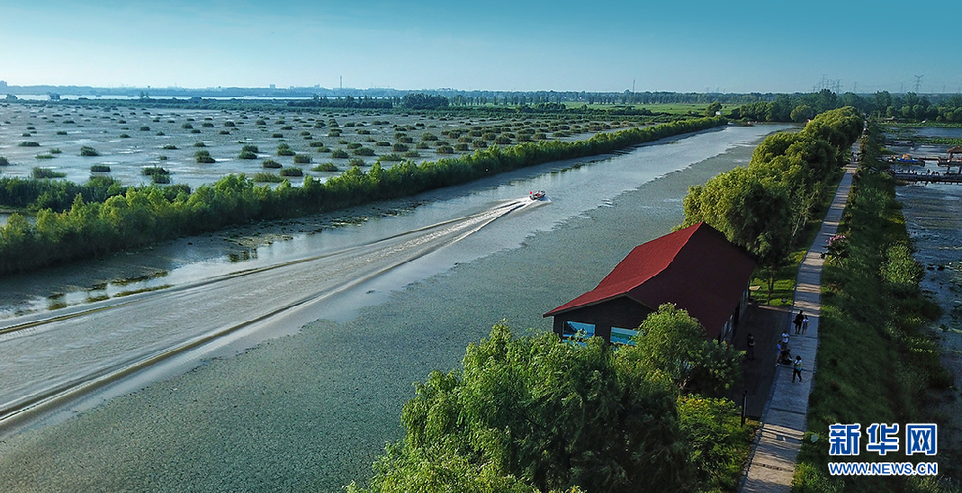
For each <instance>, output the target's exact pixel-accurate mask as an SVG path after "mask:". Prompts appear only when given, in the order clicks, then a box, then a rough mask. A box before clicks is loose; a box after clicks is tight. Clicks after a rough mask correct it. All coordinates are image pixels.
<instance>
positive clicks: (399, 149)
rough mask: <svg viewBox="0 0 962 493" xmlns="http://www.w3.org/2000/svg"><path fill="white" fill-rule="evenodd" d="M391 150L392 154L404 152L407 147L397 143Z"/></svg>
mask: <svg viewBox="0 0 962 493" xmlns="http://www.w3.org/2000/svg"><path fill="white" fill-rule="evenodd" d="M391 150H392V151H394V152H404V151H406V150H408V146H406V145H404V144H401V143H397V144H394V145H393V146H391Z"/></svg>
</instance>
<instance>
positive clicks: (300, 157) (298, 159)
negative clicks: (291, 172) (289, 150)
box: [294, 154, 311, 164]
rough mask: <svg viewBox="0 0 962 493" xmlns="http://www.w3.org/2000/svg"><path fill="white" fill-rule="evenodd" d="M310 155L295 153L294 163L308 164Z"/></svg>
mask: <svg viewBox="0 0 962 493" xmlns="http://www.w3.org/2000/svg"><path fill="white" fill-rule="evenodd" d="M310 162H311V156H310V155H308V154H295V155H294V164H310Z"/></svg>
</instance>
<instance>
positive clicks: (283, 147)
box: [277, 143, 294, 156]
mask: <svg viewBox="0 0 962 493" xmlns="http://www.w3.org/2000/svg"><path fill="white" fill-rule="evenodd" d="M277 155H278V156H293V155H294V149H291V146H289V145H287V144H284V143H281V144H278V145H277Z"/></svg>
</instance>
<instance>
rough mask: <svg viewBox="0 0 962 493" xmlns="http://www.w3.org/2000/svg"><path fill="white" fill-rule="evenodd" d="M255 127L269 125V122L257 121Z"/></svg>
mask: <svg viewBox="0 0 962 493" xmlns="http://www.w3.org/2000/svg"><path fill="white" fill-rule="evenodd" d="M254 125H267V121H265V120H257V121H255V122H254Z"/></svg>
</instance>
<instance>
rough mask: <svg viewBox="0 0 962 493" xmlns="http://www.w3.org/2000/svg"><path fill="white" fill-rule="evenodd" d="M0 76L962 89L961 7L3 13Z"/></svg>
mask: <svg viewBox="0 0 962 493" xmlns="http://www.w3.org/2000/svg"><path fill="white" fill-rule="evenodd" d="M0 12H2V14H0V33H2V34H0V35H2V36H3V38H4V39H3V40H2V42H0V43H2V44H0V80H5V81H7V83H8V84H11V85H38V84H53V85H91V86H100V87H117V86H122V85H125V86H135V87H146V86H151V87H169V86H178V87H191V88H195V87H196V88H201V87H217V86H224V87H227V86H240V87H266V86H268V85H270V84H276V85H277V87H288V86H314V85H320V86H321V87H337V86H338V84H339V77H343V84H344V87H357V88H369V87H393V88H396V89H435V88H447V87H450V88H455V89H464V90H470V89H489V90H556V91H568V90H574V91H582V90H584V91H624V90H626V89H631V88H632V84H633V83H634V87H635V90H637V91H679V92H688V91H694V92H704V91H706V90H710V91H715V90H720V91H722V92H795V91H802V92H807V91H811V90H812V89H813V88H817V87H819V86H820V85H821V84H823V83H827V84H828V85H830V86H832V85H834V81H836V80H837V81H838V87H839V88H840V89H841V91H842V92H844V91H851V90H853V89H855V90H856V91H857V92H874V91H877V90H887V91H891V92H901V91H903V90H904V91H908V90H914V88H915V84H916V81H917V79H916V77H915V76H917V75H921V76H923V77H922V78H921V92H923V93H928V92H943V91H944V92H951V93H956V92H962V63H960V62H962V43H959V42H958V39H957V34H956V33H957V29H956V28H953V27H951V26H953V25H955V24H956V23H957V22H958V19H959V18H960V14H962V5H960V4H958V3H956V2H950V3H948V4H943V3H942V2H939V3H934V2H929V1H928V0H922V1H916V2H911V3H908V2H906V3H891V2H886V1H876V2H868V1H862V0H859V1H845V0H836V1H833V2H830V1H825V0H809V1H805V2H801V1H791V2H786V1H778V0H776V1H727V2H720V1H719V2H703V1H686V0H661V1H657V2H649V1H641V0H639V1H631V2H626V1H611V0H596V1H584V2H578V3H573V2H568V1H563V0H559V1H551V2H549V1H525V0H515V1H508V0H493V1H489V0H476V1H468V2H450V1H448V2H442V1H438V0H424V1H419V2H411V1H378V0H353V1H352V0H341V1H337V2H330V1H323V0H322V1H307V0H278V1H271V2H264V1H255V0H229V1H226V0H225V1H221V0H215V1H205V0H193V1H189V0H187V1H185V0H173V1H154V2H145V1H138V0H128V1H116V0H100V1H96V2H94V1H86V0H83V1H67V0H59V1H58V0H53V1H47V0H37V1H30V2H27V1H10V0H0Z"/></svg>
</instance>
